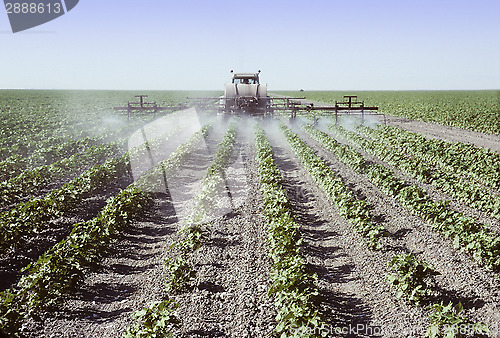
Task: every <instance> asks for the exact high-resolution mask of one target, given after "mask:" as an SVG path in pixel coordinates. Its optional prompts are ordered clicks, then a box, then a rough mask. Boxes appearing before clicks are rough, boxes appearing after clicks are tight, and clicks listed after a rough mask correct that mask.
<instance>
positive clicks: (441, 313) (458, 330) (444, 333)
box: [428, 302, 488, 338]
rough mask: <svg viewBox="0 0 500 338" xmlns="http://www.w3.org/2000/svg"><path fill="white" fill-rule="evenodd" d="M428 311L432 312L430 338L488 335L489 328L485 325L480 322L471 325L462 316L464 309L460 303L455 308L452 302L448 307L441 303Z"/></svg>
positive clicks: (430, 316)
mask: <svg viewBox="0 0 500 338" xmlns="http://www.w3.org/2000/svg"><path fill="white" fill-rule="evenodd" d="M428 310H430V311H431V313H430V314H429V318H430V320H431V326H430V327H429V332H428V336H429V337H430V338H436V337H445V338H460V337H472V336H476V335H478V334H483V333H488V328H487V326H486V325H485V324H483V323H480V322H478V323H471V322H470V321H468V320H467V319H466V318H465V317H463V316H462V315H461V314H462V311H463V307H462V303H460V302H459V303H458V304H457V305H455V306H453V303H452V302H450V303H449V304H448V305H446V306H445V305H444V304H443V302H441V303H439V304H434V305H432V306H429V307H428Z"/></svg>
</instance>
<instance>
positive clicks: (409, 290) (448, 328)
mask: <svg viewBox="0 0 500 338" xmlns="http://www.w3.org/2000/svg"><path fill="white" fill-rule="evenodd" d="M389 267H390V270H391V271H393V272H392V273H389V274H387V276H386V279H387V280H388V281H389V284H390V285H391V286H392V287H393V288H394V289H395V290H396V292H397V294H396V295H397V297H398V298H405V299H406V300H407V301H409V302H411V303H413V304H415V305H424V304H426V307H425V309H426V310H428V311H429V319H430V322H431V326H430V327H429V329H428V331H427V336H428V337H430V338H434V337H447V338H448V337H449V338H460V337H466V336H467V337H469V336H474V337H476V336H477V335H480V336H481V334H483V333H487V332H488V328H487V326H486V325H485V324H484V323H480V322H478V323H473V322H471V321H470V320H468V319H467V318H465V317H464V315H463V314H462V312H463V307H462V304H461V303H460V302H458V303H457V304H455V305H454V304H453V302H452V301H450V302H449V303H448V305H444V304H443V301H439V302H438V300H439V299H441V298H443V296H444V295H443V294H442V293H440V292H439V291H434V292H433V288H434V289H437V288H435V287H434V284H436V282H435V279H434V276H436V275H439V272H436V271H435V270H434V267H433V266H432V265H430V264H428V263H427V262H424V261H420V260H418V259H417V258H416V257H415V256H414V255H413V254H399V255H395V256H394V257H393V258H392V260H391V261H390V262H389ZM464 331H465V332H464Z"/></svg>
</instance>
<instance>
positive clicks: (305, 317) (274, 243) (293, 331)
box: [255, 127, 323, 337]
mask: <svg viewBox="0 0 500 338" xmlns="http://www.w3.org/2000/svg"><path fill="white" fill-rule="evenodd" d="M255 145H256V159H257V164H258V168H259V178H260V185H261V188H260V191H261V192H262V195H263V198H264V203H263V211H264V213H265V215H266V218H267V224H268V250H269V256H270V257H271V258H272V260H273V265H272V269H271V272H270V276H271V280H272V285H271V288H270V290H269V294H270V295H274V297H275V308H276V310H277V312H278V314H277V316H276V321H277V323H278V325H277V326H276V328H275V333H276V334H278V335H279V336H280V337H293V336H294V335H299V334H300V333H301V332H302V335H300V336H301V337H310V336H311V335H310V333H312V332H314V329H315V328H318V327H320V326H322V324H323V322H322V320H321V317H320V315H319V314H318V310H317V308H316V306H315V304H314V299H315V298H317V296H318V294H319V293H318V289H317V287H316V286H315V281H316V278H317V277H316V275H314V274H312V273H311V272H310V271H309V270H308V269H307V266H306V262H305V261H304V258H303V257H302V256H301V254H300V246H301V243H302V241H303V239H302V236H301V233H300V226H299V225H298V224H297V223H296V222H295V220H294V217H293V213H292V211H291V204H290V201H289V200H288V198H287V196H286V192H285V189H284V188H283V178H282V176H281V174H280V171H279V169H278V166H277V165H276V163H275V162H274V159H273V150H272V148H271V145H270V144H269V141H268V140H267V138H266V135H265V133H264V131H263V130H262V129H261V128H260V127H258V128H256V131H255ZM307 332H309V334H308V333H307Z"/></svg>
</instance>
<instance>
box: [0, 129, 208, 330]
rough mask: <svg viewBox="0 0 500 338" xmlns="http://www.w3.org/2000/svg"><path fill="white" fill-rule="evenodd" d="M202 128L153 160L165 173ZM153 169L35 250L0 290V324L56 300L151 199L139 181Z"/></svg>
mask: <svg viewBox="0 0 500 338" xmlns="http://www.w3.org/2000/svg"><path fill="white" fill-rule="evenodd" d="M207 130H208V128H207V127H206V128H203V129H202V130H201V131H199V132H197V133H195V134H194V135H193V136H192V137H191V138H190V139H189V140H188V141H187V142H186V143H184V144H182V145H181V146H179V147H178V148H177V149H176V151H175V152H174V153H173V154H172V156H171V157H169V158H168V159H166V160H164V161H162V162H160V163H158V164H157V166H162V167H163V168H171V169H170V173H172V172H173V171H175V170H176V168H178V166H179V159H183V158H185V156H186V153H187V152H190V151H192V150H193V149H194V147H195V146H196V145H197V144H198V142H199V140H200V139H201V138H202V137H203V136H204V135H205V134H206V132H207ZM170 159H173V160H172V161H171V160H170ZM170 162H172V164H170ZM156 174H157V171H156V170H155V168H153V169H152V170H150V171H148V172H147V173H145V174H144V175H143V176H141V178H140V179H139V181H138V182H137V184H132V185H130V186H128V187H127V188H126V189H124V190H122V191H121V192H120V193H118V194H117V195H116V196H114V197H111V198H109V199H108V200H107V201H106V206H105V207H104V208H103V209H102V210H101V211H100V213H99V215H98V216H97V217H95V218H93V219H91V220H89V221H85V222H81V223H77V224H75V225H74V226H73V230H72V232H71V233H70V235H69V236H68V237H66V238H65V239H63V240H62V241H61V242H59V243H57V244H56V245H55V246H53V247H52V248H51V249H49V250H48V251H47V252H46V253H44V254H43V255H42V256H40V257H39V259H38V261H37V262H35V263H33V264H29V265H28V266H27V267H26V268H24V269H23V272H26V274H25V275H23V276H22V277H21V279H20V281H19V282H18V283H17V284H16V285H15V286H14V287H13V288H11V289H9V290H6V291H5V292H2V293H0V296H1V303H0V328H1V329H2V330H4V331H5V332H10V333H14V332H15V331H16V330H17V329H18V328H19V326H20V324H21V321H22V319H23V318H27V317H30V316H34V315H36V313H38V312H39V311H41V310H44V309H47V308H49V307H50V306H52V305H54V304H56V303H57V302H58V301H60V300H61V295H62V294H63V292H64V291H66V290H68V289H71V288H73V287H74V286H75V285H76V284H77V283H78V282H79V281H80V280H81V279H82V278H83V271H84V268H85V267H86V266H89V265H91V264H92V263H93V262H94V261H95V260H96V259H97V258H98V257H99V253H100V252H101V250H102V249H103V248H104V247H105V246H106V245H107V244H108V243H109V241H110V240H111V238H112V236H113V235H114V234H116V233H117V232H118V231H119V230H120V229H122V228H124V227H126V226H127V225H129V224H130V222H131V221H132V220H133V219H134V218H135V217H136V216H137V215H138V214H140V213H141V212H142V211H143V210H144V208H145V207H147V206H148V205H149V204H150V203H151V202H152V199H151V196H150V195H149V194H148V193H147V192H144V191H143V190H141V189H140V188H139V186H141V181H148V179H149V176H150V175H156Z"/></svg>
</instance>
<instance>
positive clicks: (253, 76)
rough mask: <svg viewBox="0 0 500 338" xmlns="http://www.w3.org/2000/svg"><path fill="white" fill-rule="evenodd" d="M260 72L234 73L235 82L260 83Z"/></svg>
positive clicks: (233, 81)
mask: <svg viewBox="0 0 500 338" xmlns="http://www.w3.org/2000/svg"><path fill="white" fill-rule="evenodd" d="M259 73H260V71H259V72H258V73H233V80H232V83H234V84H253V85H256V84H259Z"/></svg>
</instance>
